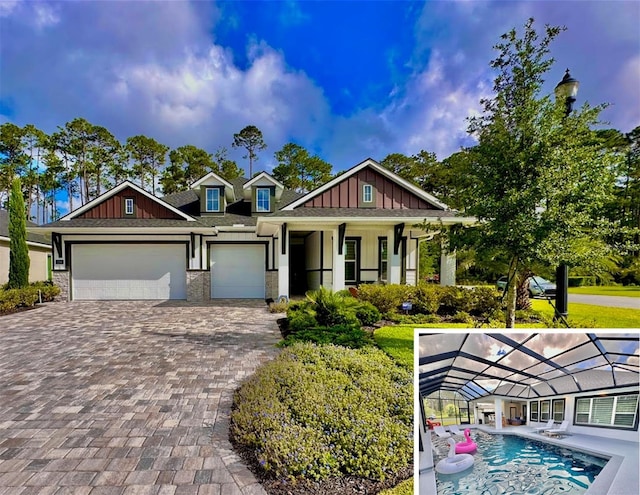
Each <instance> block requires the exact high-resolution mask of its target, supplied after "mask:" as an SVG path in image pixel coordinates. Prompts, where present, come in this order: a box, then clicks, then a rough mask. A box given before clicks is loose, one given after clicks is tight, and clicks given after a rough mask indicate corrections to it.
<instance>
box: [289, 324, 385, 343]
mask: <svg viewBox="0 0 640 495" xmlns="http://www.w3.org/2000/svg"><path fill="white" fill-rule="evenodd" d="M297 342H312V343H314V344H334V345H340V346H343V347H350V348H352V349H360V348H361V347H364V346H365V345H371V344H372V343H373V342H372V340H371V337H370V336H369V334H368V333H367V332H365V331H364V330H362V329H361V328H358V327H356V326H353V325H336V326H333V327H310V328H307V329H305V330H300V331H298V332H296V333H292V334H289V335H288V336H287V338H286V339H284V340H283V341H282V342H281V343H280V345H281V346H282V347H288V346H291V345H293V344H295V343H297Z"/></svg>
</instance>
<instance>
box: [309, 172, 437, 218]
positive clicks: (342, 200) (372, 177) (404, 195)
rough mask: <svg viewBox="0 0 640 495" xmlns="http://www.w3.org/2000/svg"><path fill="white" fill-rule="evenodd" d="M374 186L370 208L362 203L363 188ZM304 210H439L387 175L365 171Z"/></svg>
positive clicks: (333, 188)
mask: <svg viewBox="0 0 640 495" xmlns="http://www.w3.org/2000/svg"><path fill="white" fill-rule="evenodd" d="M365 184H369V185H372V186H373V189H374V191H373V193H374V194H373V195H374V200H373V204H371V205H370V206H368V205H365V204H364V203H363V202H362V186H364V185H365ZM302 207H303V208H371V207H374V208H384V209H407V208H411V209H420V210H429V209H431V210H433V209H436V207H435V206H434V205H432V204H430V203H428V202H427V201H425V200H424V199H422V198H418V197H417V196H416V195H415V194H414V193H412V192H410V191H408V190H407V189H405V188H404V187H402V186H400V185H399V184H397V183H395V182H393V181H391V180H389V179H387V178H386V177H385V176H384V175H382V174H380V173H378V172H376V171H375V170H372V169H370V168H364V169H362V170H360V171H359V172H358V173H356V174H354V175H352V176H350V177H347V178H346V179H345V180H343V181H342V182H340V183H338V184H336V185H335V186H334V187H332V188H330V189H328V190H326V191H325V192H323V193H322V194H320V195H318V196H316V197H314V198H312V199H310V200H309V201H307V202H306V203H304V204H303V205H302Z"/></svg>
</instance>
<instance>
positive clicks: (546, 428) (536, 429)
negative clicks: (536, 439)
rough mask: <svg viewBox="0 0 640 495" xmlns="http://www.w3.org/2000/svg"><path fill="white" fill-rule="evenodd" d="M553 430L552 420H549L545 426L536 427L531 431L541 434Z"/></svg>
mask: <svg viewBox="0 0 640 495" xmlns="http://www.w3.org/2000/svg"><path fill="white" fill-rule="evenodd" d="M552 428H553V418H551V419H550V420H549V421H548V422H547V424H546V425H545V426H537V427H535V428H534V429H533V431H535V432H536V433H542V432H543V431H544V430H550V429H552Z"/></svg>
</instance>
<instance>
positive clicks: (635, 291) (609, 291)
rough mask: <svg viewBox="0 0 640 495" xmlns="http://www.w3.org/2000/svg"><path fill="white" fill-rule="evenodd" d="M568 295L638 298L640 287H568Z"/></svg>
mask: <svg viewBox="0 0 640 495" xmlns="http://www.w3.org/2000/svg"><path fill="white" fill-rule="evenodd" d="M569 294H589V295H593V296H625V297H640V287H631V286H626V287H625V286H622V285H604V286H602V287H598V286H596V287H569Z"/></svg>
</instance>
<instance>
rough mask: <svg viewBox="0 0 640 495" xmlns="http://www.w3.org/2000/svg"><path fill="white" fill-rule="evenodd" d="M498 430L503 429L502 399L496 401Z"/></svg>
mask: <svg viewBox="0 0 640 495" xmlns="http://www.w3.org/2000/svg"><path fill="white" fill-rule="evenodd" d="M494 403H495V406H494V407H495V409H494V410H495V412H496V429H498V430H501V429H502V399H495V400H494Z"/></svg>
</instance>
